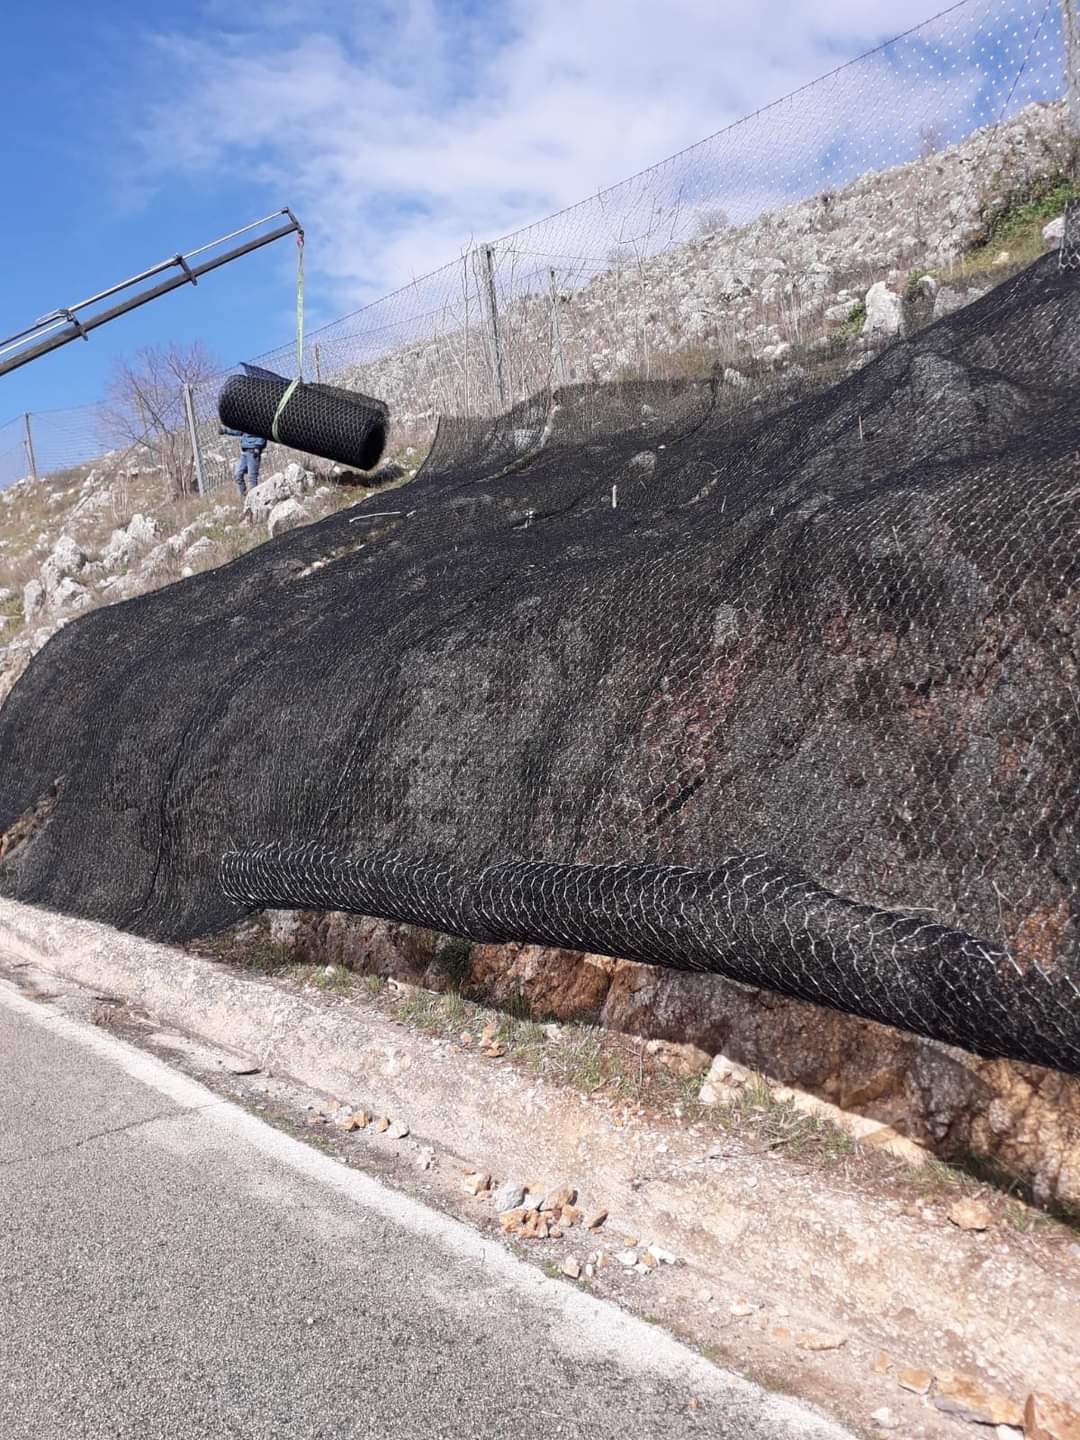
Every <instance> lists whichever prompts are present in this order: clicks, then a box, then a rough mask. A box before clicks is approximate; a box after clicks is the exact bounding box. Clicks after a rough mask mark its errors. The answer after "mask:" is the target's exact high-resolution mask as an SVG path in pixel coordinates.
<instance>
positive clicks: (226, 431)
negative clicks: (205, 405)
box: [218, 425, 266, 496]
mask: <svg viewBox="0 0 1080 1440" xmlns="http://www.w3.org/2000/svg"><path fill="white" fill-rule="evenodd" d="M218 429H219V430H220V432H221V434H222V435H235V436H237V437H238V439H239V441H240V459H239V460H237V462H236V468H235V469H234V470H233V479H234V480H235V481H236V484H237V487H238V488H239V490H240V494H241V496H243V495H245V494H246V493H247V484H248V483H249V484H250V485H251V488H252V489H253V490H254V488H255V486H256V485H257V484H258V483H259V465H260V463H261V461H262V453H263V451H264V450H265V449H266V441H265V440H264V439H263V438H262V436H261V435H245V434H244V432H243V431H242V430H233V429H231V428H230V427H229V426H228V425H221V426H219V427H218ZM245 482H247V483H245Z"/></svg>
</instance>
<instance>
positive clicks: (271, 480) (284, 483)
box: [244, 465, 304, 525]
mask: <svg viewBox="0 0 1080 1440" xmlns="http://www.w3.org/2000/svg"><path fill="white" fill-rule="evenodd" d="M298 472H299V473H298ZM303 474H304V471H303V470H302V469H301V467H300V466H298V465H295V466H294V465H290V466H288V467H287V468H286V469H285V470H281V471H278V472H276V473H275V474H273V475H268V476H267V478H266V479H265V480H260V481H259V483H258V485H253V486H252V487H251V489H250V490H249V491H248V492H247V494H246V495H245V496H244V514H245V515H248V516H250V517H251V521H252V523H253V524H255V525H261V524H262V522H263V521H264V520H266V519H267V517H268V516H269V514H270V512H271V510H273V508H274V507H275V505H280V504H281V502H282V501H283V500H299V498H300V496H301V495H303V493H304V486H303V481H302V479H301V476H302V475H303Z"/></svg>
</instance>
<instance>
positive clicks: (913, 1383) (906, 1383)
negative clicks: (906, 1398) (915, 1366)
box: [896, 1370, 934, 1395]
mask: <svg viewBox="0 0 1080 1440" xmlns="http://www.w3.org/2000/svg"><path fill="white" fill-rule="evenodd" d="M896 1383H897V1384H898V1385H899V1386H900V1388H901V1390H910V1391H911V1393H912V1394H913V1395H926V1394H927V1393H928V1392H929V1390H930V1386H931V1385H933V1383H934V1377H933V1375H931V1373H930V1371H929V1370H898V1371H897V1372H896Z"/></svg>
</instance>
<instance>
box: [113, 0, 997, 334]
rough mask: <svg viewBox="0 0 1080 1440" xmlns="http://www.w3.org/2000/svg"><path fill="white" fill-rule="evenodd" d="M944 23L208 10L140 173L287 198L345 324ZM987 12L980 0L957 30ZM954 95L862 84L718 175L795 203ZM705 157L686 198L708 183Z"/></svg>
mask: <svg viewBox="0 0 1080 1440" xmlns="http://www.w3.org/2000/svg"><path fill="white" fill-rule="evenodd" d="M926 3H927V0H815V4H813V5H808V4H806V3H796V0H773V3H772V4H770V5H768V6H747V5H743V4H739V5H732V4H730V3H729V4H723V3H717V0H666V3H665V4H664V5H662V6H661V5H658V4H656V3H655V0H649V3H644V0H621V3H620V0H505V3H503V4H502V5H500V6H498V7H494V6H493V7H491V8H490V9H484V10H478V9H477V7H476V5H475V4H470V3H468V0H398V3H393V0H369V3H361V0H353V3H352V4H351V5H348V6H343V5H333V4H329V3H327V4H320V3H317V0H316V3H311V0H276V3H274V4H273V6H272V7H267V8H266V10H265V13H261V14H260V16H259V29H258V30H255V31H252V30H248V31H246V32H244V33H242V34H241V33H237V32H235V31H230V30H229V29H227V28H226V24H227V20H226V18H225V17H226V10H225V7H224V6H221V5H219V3H218V0H212V4H211V8H210V9H208V10H207V12H206V22H205V26H204V28H203V29H202V30H201V31H200V32H199V33H198V34H197V36H196V38H194V39H192V38H188V37H184V36H178V35H174V34H161V35H159V36H158V37H157V42H156V43H157V46H158V52H159V55H160V58H161V60H162V61H163V62H164V64H165V65H166V66H167V67H168V70H169V73H170V86H169V91H168V104H167V106H164V105H163V106H162V107H161V108H160V109H159V110H155V109H154V108H153V107H151V113H150V114H149V116H148V117H147V123H146V124H145V126H144V129H143V142H142V143H143V155H144V164H143V167H142V168H143V170H144V172H145V173H148V174H151V175H158V176H163V175H164V174H166V173H167V172H169V171H170V170H176V169H180V170H183V171H186V172H192V173H195V174H198V173H200V172H203V171H206V172H214V171H219V170H220V168H221V167H222V166H226V165H227V166H229V167H230V168H232V169H234V170H236V171H237V172H238V173H239V174H241V175H242V174H244V173H245V172H246V173H249V174H253V175H255V176H257V177H258V178H260V179H265V180H266V181H267V182H272V183H273V185H274V187H275V188H276V189H277V190H278V191H279V193H281V194H282V195H283V196H284V197H287V198H288V200H289V203H291V204H293V205H294V207H295V208H296V209H297V210H298V211H299V212H300V213H301V214H302V216H303V218H304V221H305V224H306V226H307V228H308V233H309V237H310V239H311V241H312V244H311V246H310V249H309V254H310V255H311V257H312V259H313V260H314V259H315V258H316V257H317V259H318V264H319V266H320V268H321V269H323V271H324V272H325V274H324V278H325V280H326V281H327V282H328V284H329V285H331V286H332V287H333V290H334V293H335V298H336V300H337V301H338V303H339V304H340V306H341V307H342V308H344V307H346V306H352V305H356V304H360V303H363V302H364V301H366V300H368V299H371V298H374V297H375V296H377V295H380V294H382V293H384V292H385V291H386V290H388V289H391V288H393V287H394V286H397V285H401V284H403V283H407V282H408V281H409V280H410V279H411V278H412V277H413V276H416V275H419V274H423V273H424V272H426V271H428V270H430V269H432V268H433V267H435V266H437V265H439V264H440V263H442V262H443V261H446V260H448V259H450V258H451V257H453V256H454V255H455V254H457V253H459V252H460V250H461V248H462V247H463V246H464V245H465V244H467V243H468V242H469V241H470V240H472V239H475V240H483V239H489V238H493V237H495V236H498V235H501V234H505V233H506V232H508V231H510V230H512V229H515V228H517V227H519V226H521V225H523V224H527V223H529V222H531V221H533V220H536V219H537V218H539V217H542V216H544V215H545V214H549V213H551V212H552V211H555V210H558V209H560V208H561V207H564V206H568V205H571V204H572V203H573V202H575V201H577V200H580V199H581V198H582V197H584V196H586V195H588V194H590V193H592V192H595V191H596V190H597V189H598V188H601V187H604V186H608V185H611V184H613V183H614V182H616V181H618V180H620V179H622V178H623V177H624V176H626V175H628V174H632V173H633V172H635V171H637V170H639V169H641V168H642V167H644V166H646V165H648V164H651V163H653V162H655V161H657V160H660V159H662V158H663V157H664V156H665V155H667V154H671V153H673V152H675V151H678V150H680V149H682V148H683V147H685V146H688V145H691V144H692V143H693V142H695V141H697V140H700V139H701V138H702V136H704V135H707V134H709V133H710V132H713V131H716V130H720V129H721V128H723V127H724V126H726V125H729V124H731V123H732V122H733V121H735V120H737V119H738V118H739V117H740V116H742V115H745V114H747V113H748V112H751V111H753V110H755V109H756V108H758V107H760V106H761V105H763V104H765V103H767V102H768V101H769V100H771V99H773V98H774V97H776V96H778V95H783V94H785V93H786V92H788V91H791V90H793V89H795V88H796V87H798V86H800V85H803V84H805V83H806V82H807V81H809V80H810V79H812V78H813V77H814V76H816V75H819V74H821V73H822V72H824V71H827V70H829V69H830V68H832V67H833V66H836V65H838V64H840V63H842V62H843V61H845V60H847V59H849V58H851V57H852V56H854V55H856V54H858V53H859V52H861V51H862V50H864V49H866V48H868V47H870V46H872V45H874V44H876V43H878V42H880V41H881V40H882V39H884V38H886V37H888V36H889V35H891V34H895V33H897V32H898V31H901V30H904V29H905V28H907V27H908V26H910V25H913V24H915V23H917V22H918V21H919V20H920V18H922V14H923V12H924V7H925V5H926ZM229 8H230V9H231V8H232V7H229ZM986 10H987V3H986V0H970V3H969V5H968V6H967V8H966V9H965V10H961V11H960V12H959V15H958V17H957V19H956V20H955V21H954V20H950V21H949V22H948V23H949V24H950V25H954V24H964V25H970V24H971V23H973V17H975V18H976V19H977V18H978V17H980V16H983V15H984V14H985V12H986ZM916 81H920V82H922V83H921V86H920V85H919V84H916V83H915V82H916ZM941 84H942V81H941V80H940V77H936V76H935V75H934V73H933V67H932V66H931V65H930V64H929V63H928V64H927V66H926V73H925V74H924V75H922V76H916V77H905V80H904V84H903V86H899V85H898V84H897V81H896V76H894V75H893V76H890V75H889V73H888V71H887V68H886V67H884V65H883V64H882V65H880V66H879V67H878V69H877V70H875V69H873V67H863V69H862V70H861V71H859V72H858V73H853V72H851V71H848V72H845V74H844V75H843V76H841V77H838V78H837V79H836V80H834V81H832V82H830V83H829V84H828V85H826V86H824V87H823V88H822V89H821V91H820V92H818V93H817V94H816V95H815V96H813V97H803V98H801V99H800V100H798V101H795V102H792V103H791V105H789V106H787V107H780V109H778V110H776V111H774V112H771V113H770V114H769V115H768V116H767V117H763V118H759V119H757V120H756V121H754V122H751V125H750V126H749V127H748V128H747V129H746V131H745V132H737V133H735V134H733V135H732V136H731V137H728V138H727V139H726V140H725V142H724V144H723V145H722V146H720V147H719V148H717V149H716V150H715V152H714V155H713V161H715V163H718V164H719V163H727V164H728V165H729V167H730V172H729V173H730V176H731V181H730V183H729V185H728V187H727V188H728V194H731V192H732V191H733V190H734V191H735V192H736V193H735V195H734V197H733V199H734V200H735V201H736V202H737V192H739V191H740V190H741V191H744V192H745V193H746V194H747V195H750V194H753V195H767V194H769V193H774V194H775V193H782V189H783V185H784V184H785V183H787V180H786V178H785V177H789V176H790V174H791V173H792V167H793V166H797V165H799V164H809V163H811V160H810V156H811V152H816V154H817V155H820V154H821V153H822V150H823V149H824V148H825V147H827V146H828V145H829V144H830V143H831V142H833V141H836V142H837V143H839V142H840V141H841V140H842V139H843V134H842V131H843V126H844V124H845V117H847V120H848V121H851V120H855V119H856V117H857V115H858V114H859V113H863V114H865V115H870V114H873V116H874V117H875V118H874V122H873V123H874V124H875V125H876V126H877V140H876V143H877V144H878V146H879V148H881V149H883V150H885V151H886V152H887V151H888V149H889V147H890V145H891V146H894V147H895V146H896V139H897V134H898V133H899V132H900V131H902V130H903V127H904V125H905V124H908V125H909V129H910V125H911V115H912V114H913V110H912V106H911V104H910V103H909V104H908V106H907V113H906V115H905V114H904V105H905V100H907V101H910V99H911V96H912V95H914V96H915V97H916V100H917V103H916V105H915V109H920V106H921V110H922V111H925V112H926V114H927V115H928V116H930V117H931V118H932V116H933V114H934V113H935V107H938V98H939V97H940V93H941V91H940V86H941ZM935 87H938V88H935ZM919 97H921V100H920V98H919ZM922 102H925V103H922ZM897 106H898V107H900V113H897V114H895V116H894V115H893V113H892V111H891V110H890V108H889V107H894V108H895V107H897ZM830 107H832V108H831V109H830ZM859 107H862V110H861V112H860V110H859ZM938 108H940V107H938ZM849 138H850V137H849ZM848 148H849V151H850V150H851V146H850V145H849V146H848ZM899 148H902V147H899ZM899 148H898V153H899ZM856 149H857V147H856ZM717 157H718V158H717ZM725 157H726V161H725ZM692 158H693V157H691V159H690V160H686V161H683V162H681V163H682V165H683V169H684V171H685V175H684V176H683V179H682V181H681V182H680V183H684V184H687V183H689V182H690V181H693V183H694V184H699V182H701V180H702V176H701V175H699V174H695V173H694V172H693V166H692ZM880 158H881V159H882V160H886V159H888V158H891V157H890V156H889V155H888V154H887V153H886V154H883V155H882V156H881V157H880ZM713 161H711V162H710V163H713ZM866 163H867V164H869V163H870V157H869V155H868V156H867V162H866ZM755 168H756V169H757V170H758V171H759V173H757V174H754V173H753V172H754V170H755ZM673 173H674V169H673ZM680 173H681V172H680ZM687 177H689V179H687ZM717 178H718V177H717V176H715V175H714V176H713V177H712V178H711V182H710V183H711V184H712V185H713V187H714V188H713V192H712V193H714V194H715V193H716V188H717V185H716V182H717ZM719 178H720V181H721V183H720V184H719V187H718V188H719V190H720V191H721V192H723V191H724V185H723V183H722V180H723V177H722V176H721V177H719ZM699 188H701V187H700V184H699ZM707 190H708V185H705V186H704V187H703V191H702V193H701V194H700V196H699V197H698V198H700V199H701V200H702V201H703V202H704V201H705V200H707V199H708V198H709V195H708V194H707V193H704V192H705V191H707ZM688 193H689V192H688ZM729 208H730V206H729ZM736 208H737V203H736ZM596 214H597V212H596V211H595V210H590V211H588V212H583V213H582V214H581V215H580V216H579V217H578V218H577V219H575V218H574V217H568V219H567V221H566V223H564V224H563V225H562V226H561V228H560V229H559V231H558V235H559V241H558V243H559V244H561V245H563V246H565V245H576V246H577V247H578V248H579V249H580V250H581V253H583V254H586V253H593V252H594V251H596V250H597V249H598V248H599V247H603V246H607V245H609V244H610V240H611V235H610V234H608V235H606V236H604V235H599V234H597V233H595V218H596ZM590 216H591V217H592V221H593V222H594V223H593V228H592V229H590ZM545 233H547V234H554V233H555V232H554V231H551V230H550V227H549V230H548V231H547V232H545ZM548 243H554V242H552V241H549V242H548ZM590 247H591V248H590ZM601 253H603V252H602V250H601Z"/></svg>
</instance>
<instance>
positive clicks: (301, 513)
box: [266, 499, 311, 540]
mask: <svg viewBox="0 0 1080 1440" xmlns="http://www.w3.org/2000/svg"><path fill="white" fill-rule="evenodd" d="M310 519H311V516H310V515H309V514H308V512H307V511H306V510H305V509H304V507H303V505H301V504H300V501H299V500H292V499H290V500H281V501H279V502H278V504H276V505H275V506H274V508H273V509H272V510H271V511H270V514H269V515H268V516H267V518H266V528H267V530H268V531H269V532H270V538H271V540H272V539H273V538H274V536H275V535H284V533H285V531H286V530H295V529H296V527H297V526H298V525H304V524H306V523H307V521H308V520H310Z"/></svg>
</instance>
